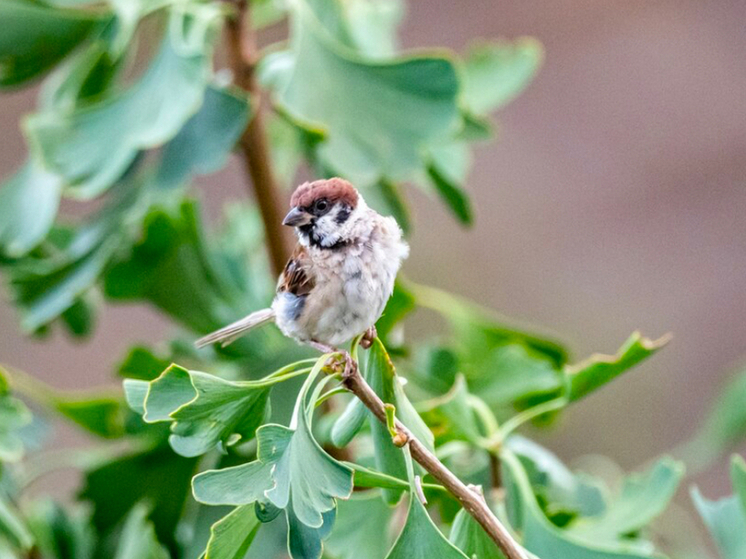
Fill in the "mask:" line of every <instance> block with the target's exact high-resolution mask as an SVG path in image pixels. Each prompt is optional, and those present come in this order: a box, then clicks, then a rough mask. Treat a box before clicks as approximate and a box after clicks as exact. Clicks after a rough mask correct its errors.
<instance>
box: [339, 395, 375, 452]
mask: <svg viewBox="0 0 746 559" xmlns="http://www.w3.org/2000/svg"><path fill="white" fill-rule="evenodd" d="M366 419H368V413H367V410H366V408H365V405H364V404H363V403H362V402H361V401H360V400H359V399H358V398H352V399H351V400H350V401H349V403H348V404H347V406H346V407H345V409H344V411H343V412H342V414H341V415H340V416H339V417H338V418H337V419H336V421H335V422H334V425H332V432H331V439H332V443H334V446H336V447H337V448H343V447H345V446H347V445H348V444H349V443H350V441H352V439H353V438H354V437H355V435H357V434H358V432H359V431H360V429H362V428H363V425H364V424H365V420H366Z"/></svg>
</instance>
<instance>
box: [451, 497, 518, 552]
mask: <svg viewBox="0 0 746 559" xmlns="http://www.w3.org/2000/svg"><path fill="white" fill-rule="evenodd" d="M450 540H451V543H453V545H455V546H456V547H458V548H459V549H460V550H461V551H463V552H464V554H465V555H466V556H467V557H469V559H505V556H504V555H503V554H502V552H501V551H500V548H499V547H497V544H496V543H495V542H494V541H492V538H490V537H489V536H488V535H487V532H485V531H484V528H482V527H481V526H480V525H479V524H478V523H477V521H476V520H474V518H473V517H472V516H471V515H470V514H469V513H467V512H466V510H464V509H461V510H460V511H459V512H458V514H457V515H456V518H455V519H454V520H453V526H452V527H451V537H450Z"/></svg>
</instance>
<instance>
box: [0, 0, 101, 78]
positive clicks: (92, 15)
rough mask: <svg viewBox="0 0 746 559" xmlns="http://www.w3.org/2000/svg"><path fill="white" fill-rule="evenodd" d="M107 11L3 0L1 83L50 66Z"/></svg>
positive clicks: (30, 75) (31, 75) (0, 15)
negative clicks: (71, 8)
mask: <svg viewBox="0 0 746 559" xmlns="http://www.w3.org/2000/svg"><path fill="white" fill-rule="evenodd" d="M105 19H106V16H105V14H104V15H103V16H102V14H101V13H100V12H93V11H89V10H66V9H60V8H53V7H51V6H47V5H44V4H42V3H38V2H29V1H24V0H3V2H1V3H0V21H2V22H3V33H2V34H0V86H10V85H17V84H20V83H23V82H25V81H27V80H30V79H31V78H34V77H36V76H38V75H39V74H42V73H44V72H46V71H47V70H49V69H50V68H51V67H53V66H54V65H55V64H57V63H58V62H59V61H60V60H62V59H63V58H64V57H65V56H66V55H67V54H68V53H69V52H71V51H72V50H73V49H74V48H75V47H76V46H78V45H79V44H80V43H81V42H83V41H84V40H85V39H86V38H87V37H89V36H90V35H91V34H92V32H93V31H94V29H95V28H96V27H97V24H99V23H101V22H103V21H104V20H105Z"/></svg>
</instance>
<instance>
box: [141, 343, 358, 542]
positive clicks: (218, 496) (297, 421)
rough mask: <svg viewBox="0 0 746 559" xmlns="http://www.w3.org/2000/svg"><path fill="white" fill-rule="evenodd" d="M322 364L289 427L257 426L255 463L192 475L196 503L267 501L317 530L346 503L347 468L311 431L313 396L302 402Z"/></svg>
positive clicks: (349, 484)
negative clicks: (341, 502)
mask: <svg viewBox="0 0 746 559" xmlns="http://www.w3.org/2000/svg"><path fill="white" fill-rule="evenodd" d="M325 360H326V356H324V357H321V358H320V359H319V360H318V361H317V363H316V365H315V367H314V369H313V371H311V373H310V375H309V377H308V379H306V382H305V384H304V385H303V388H302V389H301V391H300V393H299V395H298V399H297V402H296V406H295V411H294V413H293V420H292V423H291V425H293V427H292V428H288V427H284V426H282V425H277V424H274V423H270V424H266V425H262V426H261V427H260V428H259V429H258V430H257V433H256V437H257V458H258V459H257V460H255V461H254V462H250V463H248V464H244V465H241V466H236V467H233V468H226V469H223V470H217V471H210V472H205V473H203V474H200V475H198V476H196V477H195V480H194V494H195V497H196V498H197V499H198V500H200V501H202V502H205V503H209V504H233V505H244V504H249V503H251V502H253V501H265V502H266V501H269V502H270V503H271V504H272V505H274V506H275V507H277V508H280V509H288V508H290V507H292V516H293V517H294V518H297V520H298V521H299V522H301V523H303V524H304V525H305V526H307V527H309V528H321V526H322V524H323V523H324V519H323V515H324V513H327V512H329V511H331V510H333V509H334V507H335V503H336V499H338V498H341V499H347V498H348V497H349V496H350V494H351V493H352V487H353V484H352V473H353V472H352V470H351V469H350V468H349V467H347V466H345V465H344V464H342V463H340V462H337V461H336V460H334V459H333V458H332V457H331V456H329V455H328V454H327V453H326V452H324V450H323V449H322V448H321V446H319V444H318V442H316V440H315V439H314V438H313V434H312V432H311V416H312V413H313V409H314V407H315V406H314V403H315V402H314V401H313V397H312V398H311V401H310V402H308V401H307V400H308V398H307V395H308V391H309V389H310V386H311V383H312V382H313V381H314V380H315V378H316V376H317V375H318V374H319V372H320V371H321V368H322V367H323V366H324V363H325ZM314 397H315V396H314ZM307 406H308V409H307ZM146 407H147V406H146ZM309 410H310V411H309Z"/></svg>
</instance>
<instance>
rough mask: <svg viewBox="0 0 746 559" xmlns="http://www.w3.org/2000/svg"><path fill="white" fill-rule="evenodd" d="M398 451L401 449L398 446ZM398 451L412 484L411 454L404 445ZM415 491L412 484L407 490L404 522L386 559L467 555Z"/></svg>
mask: <svg viewBox="0 0 746 559" xmlns="http://www.w3.org/2000/svg"><path fill="white" fill-rule="evenodd" d="M399 451H400V452H402V450H401V449H399ZM402 455H404V456H405V457H406V460H407V477H408V478H409V482H410V484H412V485H414V483H415V481H414V472H413V466H412V458H411V456H409V454H408V449H407V451H406V452H402ZM416 493H417V492H416V491H415V490H414V487H412V488H411V490H410V492H409V509H408V511H407V522H406V524H404V528H403V529H402V531H401V533H400V534H399V537H398V538H397V539H396V542H395V543H394V546H393V547H392V548H391V551H389V553H388V554H387V555H386V559H435V558H437V559H468V558H467V557H466V555H464V554H463V553H462V552H461V550H460V549H459V548H457V547H456V546H455V545H454V544H453V543H451V542H450V541H448V539H447V538H446V537H445V536H444V535H443V533H442V532H441V531H440V530H439V529H438V527H437V526H436V525H435V523H434V522H433V520H432V519H431V518H430V515H428V514H427V509H426V508H425V505H423V504H422V502H421V501H420V500H419V498H418V497H417V494H416Z"/></svg>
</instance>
